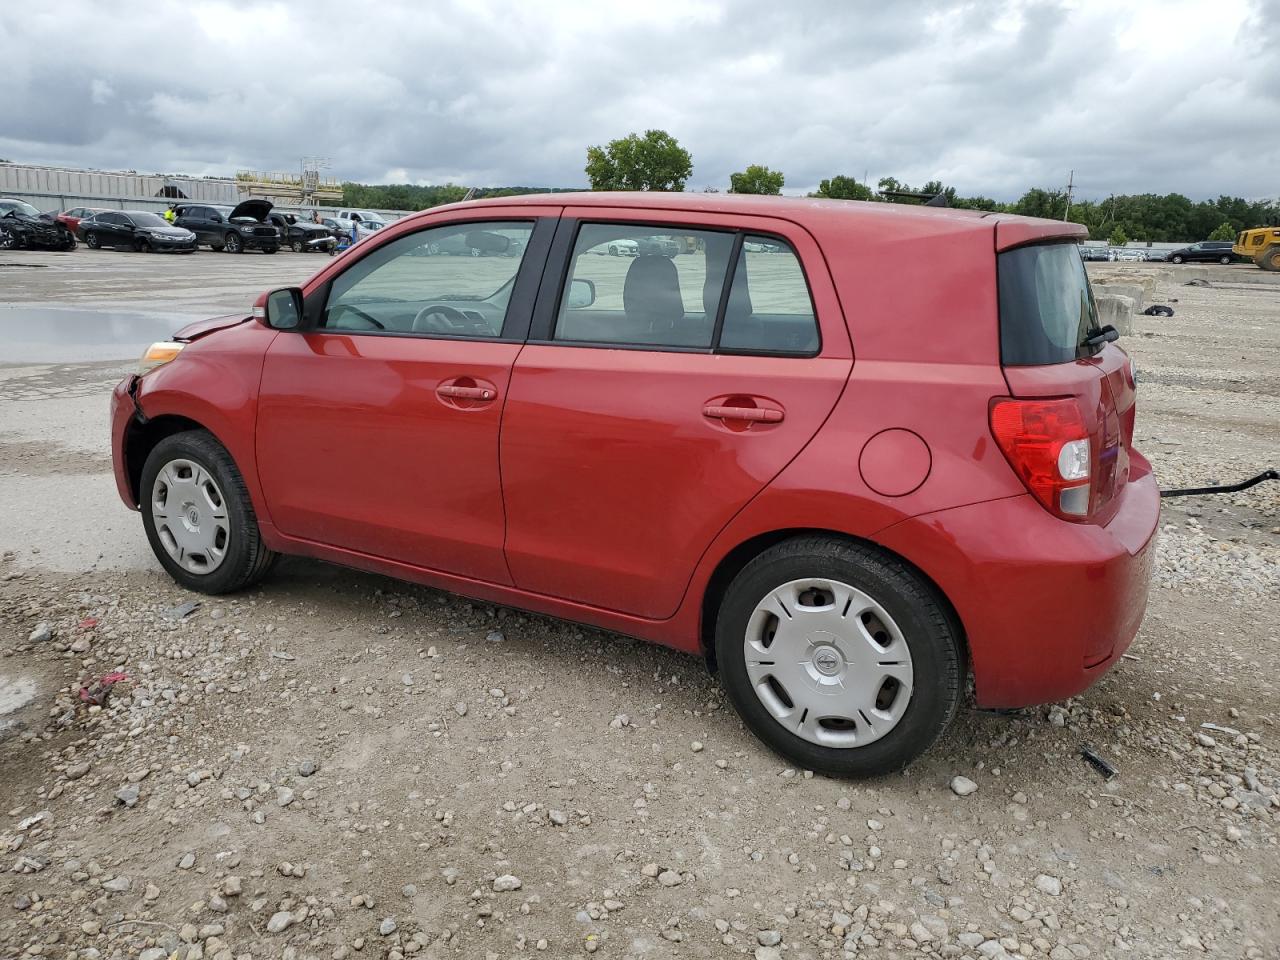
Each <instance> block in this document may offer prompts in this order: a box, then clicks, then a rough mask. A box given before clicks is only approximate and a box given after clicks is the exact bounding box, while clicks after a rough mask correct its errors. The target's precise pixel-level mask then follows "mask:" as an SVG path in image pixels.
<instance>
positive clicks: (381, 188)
mask: <svg viewBox="0 0 1280 960" xmlns="http://www.w3.org/2000/svg"><path fill="white" fill-rule="evenodd" d="M471 189H472V188H471V187H462V186H458V185H457V184H454V183H445V184H439V185H434V186H419V185H417V184H412V183H393V184H382V185H372V184H365V183H350V182H348V183H344V184H343V185H342V205H343V206H344V207H364V208H366V209H371V210H425V209H427V208H428V207H438V206H440V204H442V203H457V202H458V201H459V200H461V199H462V198H463V197H465V196H466V195H467V192H468V191H469V190H471ZM572 189H574V188H572V187H476V188H475V193H474V194H473V195H472V196H473V199H476V200H479V199H481V198H482V197H517V196H521V195H523V194H527V193H562V192H565V191H567V190H572Z"/></svg>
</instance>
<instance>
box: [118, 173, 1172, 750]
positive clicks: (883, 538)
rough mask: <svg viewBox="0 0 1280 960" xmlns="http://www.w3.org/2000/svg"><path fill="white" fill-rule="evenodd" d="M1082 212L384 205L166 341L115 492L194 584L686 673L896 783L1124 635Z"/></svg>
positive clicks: (1146, 486) (1107, 419)
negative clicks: (588, 650)
mask: <svg viewBox="0 0 1280 960" xmlns="http://www.w3.org/2000/svg"><path fill="white" fill-rule="evenodd" d="M1082 231H1083V228H1081V227H1077V226H1075V225H1073V224H1068V223H1059V222H1056V221H1048V220H1030V219H1025V218H1019V217H1011V216H1005V215H1000V214H986V213H981V212H977V211H962V210H938V209H933V208H924V207H913V206H901V205H893V204H879V203H849V202H843V201H821V200H801V199H780V198H757V197H740V196H722V195H699V194H680V193H674V194H673V193H627V194H607V193H592V194H582V195H573V194H556V195H554V196H545V195H544V196H536V197H528V198H503V199H501V200H495V201H480V202H473V203H463V204H455V205H451V206H447V207H437V208H435V209H432V210H429V211H425V212H423V213H421V214H417V215H415V216H411V217H407V218H405V219H403V220H400V221H398V222H397V223H395V224H392V225H391V226H388V227H387V228H386V229H385V230H382V231H379V233H378V234H377V235H375V236H373V237H370V238H369V239H368V240H367V241H366V242H364V243H362V244H360V245H359V246H357V247H356V248H354V249H353V250H352V251H351V252H350V253H349V254H347V255H346V256H343V257H340V258H338V259H337V260H335V261H333V262H332V263H330V264H329V265H328V266H326V267H325V269H323V270H321V271H320V272H319V273H318V274H316V276H315V277H313V278H312V279H311V280H310V281H309V282H308V283H307V284H306V285H305V286H304V287H302V288H289V289H281V290H276V291H272V292H271V293H269V294H264V295H263V296H262V297H261V298H260V299H259V301H258V305H257V306H256V307H255V308H254V312H253V316H252V317H248V316H244V315H241V314H237V315H234V316H230V317H223V318H219V319H215V320H209V321H205V322H202V323H197V324H194V325H192V326H189V327H187V328H185V329H184V330H182V331H180V332H179V333H178V334H177V335H176V336H175V337H174V339H173V341H172V342H168V343H163V344H156V345H155V346H153V347H152V348H151V349H150V350H149V351H148V352H147V355H146V357H144V362H143V369H144V372H142V373H141V374H139V375H136V376H131V377H129V378H128V379H126V380H125V381H124V382H123V383H121V384H120V385H119V386H118V387H117V388H116V390H115V394H114V396H113V401H112V402H113V414H112V420H113V431H112V433H113V437H112V439H113V452H114V458H115V472H116V479H117V482H118V484H119V488H120V494H121V496H122V497H123V498H124V500H125V502H126V503H127V504H128V505H129V506H130V507H133V508H135V509H137V508H140V509H141V512H142V519H143V523H144V525H145V528H146V532H147V536H148V538H149V539H150V542H151V545H152V547H153V548H154V550H155V553H156V556H157V557H158V558H159V560H160V563H161V564H162V565H163V566H164V567H165V569H166V570H168V571H169V573H170V574H171V575H172V576H173V577H174V579H176V580H177V581H178V582H179V583H181V584H183V585H185V586H187V587H190V588H191V589H193V590H199V591H203V592H206V593H222V592H226V591H230V590H237V589H240V588H243V587H245V586H247V585H249V584H251V583H253V582H254V581H256V580H257V579H258V578H260V577H261V576H262V575H263V574H264V573H266V571H267V570H268V568H269V567H270V566H271V562H272V560H273V559H274V558H275V557H276V556H277V555H278V554H281V553H285V554H297V555H303V556H309V557H317V558H320V559H323V560H328V561H331V562H334V563H339V564H345V565H348V566H352V567H359V568H362V569H365V570H371V571H376V572H379V573H384V574H388V575H390V576H395V577H400V578H403V579H406V580H414V581H418V582H420V583H425V584H430V585H432V586H435V587H440V588H444V589H447V590H451V591H455V592H457V593H460V594H465V595H467V596H470V597H475V598H480V599H483V600H486V601H491V602H495V603H503V604H510V605H512V606H517V607H523V608H525V609H528V610H533V611H538V612H541V613H546V614H552V615H555V616H558V617H564V618H566V619H570V620H576V621H581V622H584V623H590V624H594V625H596V626H599V627H604V628H607V629H610V630H615V631H618V632H620V633H625V634H631V635H634V636H638V637H642V638H645V639H648V640H653V641H657V642H659V643H663V644H667V645H669V646H672V647H676V648H678V649H681V650H685V651H688V652H690V653H693V654H697V655H700V656H703V657H705V658H706V659H707V660H708V662H709V663H710V664H711V665H712V666H713V667H714V668H715V669H716V670H717V671H718V673H719V675H720V677H721V679H722V681H723V683H724V685H725V688H726V690H727V692H728V695H729V697H730V698H731V699H732V701H733V703H734V704H735V706H736V707H737V709H738V710H739V712H740V713H741V715H742V717H743V719H744V720H745V721H746V723H747V724H748V726H750V727H751V729H752V730H753V731H754V732H755V733H756V734H757V735H758V736H759V737H760V738H761V739H762V740H764V741H765V742H766V743H767V744H768V745H769V746H771V747H773V748H774V749H775V750H777V751H778V752H779V753H781V754H782V755H784V756H785V757H787V758H789V759H790V760H792V761H793V762H795V763H796V764H799V765H801V766H803V767H806V768H809V769H813V770H819V771H825V772H829V773H833V774H841V775H870V774H877V773H882V772H885V771H888V770H892V769H896V768H899V767H901V766H903V765H904V764H906V763H907V762H909V761H910V760H911V759H912V758H914V757H916V756H917V755H919V754H920V753H921V752H922V751H924V750H925V749H927V748H928V747H929V746H930V744H932V743H933V742H934V740H935V739H936V738H937V737H938V736H939V735H940V734H941V733H942V731H943V730H944V729H945V728H946V726H947V724H948V722H949V721H950V720H951V718H952V716H953V715H954V713H955V712H956V708H957V705H958V704H959V702H960V699H961V696H962V691H963V688H964V685H965V679H966V675H967V673H968V672H969V671H970V670H971V671H972V675H973V678H974V683H975V691H976V698H977V702H978V703H979V704H980V705H983V706H989V707H1015V706H1023V705H1029V704H1034V703H1041V702H1045V701H1050V700H1056V699H1060V698H1063V697H1067V696H1071V695H1073V694H1075V693H1078V692H1079V691H1081V690H1083V689H1084V688H1085V687H1087V686H1089V684H1091V683H1092V682H1093V681H1094V680H1096V679H1097V678H1098V677H1099V676H1100V675H1101V674H1102V673H1103V672H1104V671H1105V670H1106V669H1107V668H1108V667H1109V666H1110V665H1111V664H1112V663H1114V662H1115V661H1116V660H1117V659H1118V658H1119V656H1120V654H1121V653H1122V652H1123V651H1124V650H1125V648H1126V647H1127V646H1128V644H1129V642H1130V641H1131V640H1132V639H1133V636H1134V634H1135V633H1136V631H1137V629H1138V626H1139V624H1140V623H1141V620H1142V616H1143V611H1144V609H1145V606H1146V599H1147V589H1148V583H1149V579H1150V568H1151V562H1152V553H1153V549H1152V540H1153V535H1154V532H1155V530H1156V527H1157V521H1158V518H1159V494H1158V491H1157V489H1156V484H1155V480H1154V478H1153V476H1152V473H1151V467H1150V465H1149V464H1148V463H1147V461H1146V460H1145V459H1144V458H1143V457H1142V456H1141V455H1140V454H1139V453H1138V452H1137V451H1136V450H1135V449H1134V448H1133V444H1132V441H1133V423H1134V401H1135V383H1134V371H1133V367H1132V365H1131V363H1130V361H1129V358H1128V357H1127V356H1126V354H1125V353H1124V352H1123V351H1122V350H1121V349H1120V348H1119V347H1117V346H1116V345H1115V343H1114V342H1113V341H1114V340H1115V333H1114V331H1112V330H1111V329H1110V328H1099V325H1098V323H1099V321H1098V314H1097V310H1096V308H1095V306H1094V302H1093V297H1092V294H1091V292H1090V288H1089V282H1088V279H1087V277H1086V275H1085V272H1084V268H1083V266H1082V265H1081V262H1080V256H1079V254H1078V252H1077V249H1076V240H1077V239H1078V238H1079V237H1080V235H1081V233H1082Z"/></svg>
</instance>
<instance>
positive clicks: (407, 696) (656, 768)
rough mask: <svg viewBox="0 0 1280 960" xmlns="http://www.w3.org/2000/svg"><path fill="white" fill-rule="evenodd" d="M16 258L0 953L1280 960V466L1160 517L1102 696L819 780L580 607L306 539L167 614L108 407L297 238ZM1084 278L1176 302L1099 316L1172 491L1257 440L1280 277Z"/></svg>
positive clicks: (689, 680) (2, 474)
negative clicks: (152, 354)
mask: <svg viewBox="0 0 1280 960" xmlns="http://www.w3.org/2000/svg"><path fill="white" fill-rule="evenodd" d="M3 260H4V263H0V301H3V302H2V303H0V727H2V728H3V732H0V817H2V819H0V844H3V845H4V849H5V851H6V853H5V860H4V861H3V862H2V863H0V869H2V871H3V872H0V957H3V958H8V957H19V956H30V957H37V956H38V957H57V958H64V957H65V958H72V957H74V958H96V957H103V958H115V957H120V958H126V957H127V958H133V957H141V958H142V960H160V958H168V957H170V956H173V955H176V956H178V957H179V958H182V957H185V958H186V960H200V958H201V957H209V958H216V960H230V958H243V957H253V958H262V957H288V958H298V960H302V958H309V957H315V958H320V960H325V958H333V960H342V958H350V960H355V958H359V957H376V958H384V957H387V958H394V960H398V958H401V957H404V956H414V955H417V956H419V957H465V958H472V957H477V958H478V957H484V958H486V960H487V958H491V957H492V958H509V957H520V956H530V955H538V953H539V952H540V951H544V952H543V953H542V955H544V956H553V957H562V956H576V955H580V954H582V953H584V952H586V953H596V954H597V955H599V956H605V957H734V956H747V957H755V958H757V960H777V958H779V957H783V958H789V960H800V958H819V957H832V958H839V957H846V956H857V957H910V956H918V955H926V954H932V955H937V956H965V957H1001V956H1006V955H1008V956H1023V957H1050V958H1053V960H1065V958H1075V957H1135V958H1146V957H1152V958H1156V957H1195V956H1206V955H1207V956H1213V957H1280V947H1278V946H1277V944H1278V943H1280V917H1278V910H1277V904H1278V903H1280V843H1278V839H1277V838H1278V836H1280V792H1278V791H1280V728H1278V727H1277V724H1278V723H1280V687H1278V683H1280V604H1278V603H1277V599H1278V598H1280V484H1275V483H1272V484H1265V485H1263V486H1260V487H1256V488H1254V489H1253V490H1251V491H1249V492H1247V493H1243V494H1239V495H1233V496H1227V497H1214V498H1198V499H1184V500H1171V501H1168V502H1167V504H1166V512H1165V517H1164V520H1163V534H1162V540H1161V545H1160V562H1159V566H1158V570H1157V574H1156V584H1155V587H1154V589H1153V593H1152V601H1151V606H1150V610H1149V613H1148V616H1147V621H1146V624H1145V626H1144V628H1143V630H1142V633H1141V635H1140V636H1139V638H1138V639H1137V641H1136V642H1135V643H1134V645H1133V647H1132V650H1131V656H1130V657H1129V658H1126V659H1125V660H1124V661H1123V662H1122V663H1121V664H1119V665H1118V667H1117V668H1116V669H1115V670H1113V671H1112V672H1111V674H1110V675H1109V676H1107V677H1106V678H1105V679H1104V680H1103V681H1102V682H1101V683H1099V684H1098V685H1097V687H1095V688H1094V689H1092V690H1090V691H1089V692H1088V693H1086V694H1085V695H1083V696H1082V697H1080V698H1078V699H1076V700H1073V701H1070V702H1067V703H1062V704H1056V705H1053V706H1049V707H1045V708H1041V709H1036V710H1030V711H1025V712H1020V713H1016V714H1011V715H994V714H986V713H980V712H976V711H972V710H969V711H966V712H965V713H963V714H962V716H961V717H960V719H959V722H957V723H956V725H955V726H954V727H953V728H952V731H951V733H950V734H949V736H947V737H946V738H945V739H944V741H943V742H942V743H941V744H939V746H938V747H937V748H935V749H934V750H933V752H932V753H930V754H929V755H928V756H927V757H925V758H924V759H923V760H921V761H920V762H918V763H916V764H915V765H914V766H912V767H911V768H910V769H909V770H908V771H907V772H906V773H905V774H903V775H901V776H897V777H893V778H890V779H885V780H880V781H875V782H869V783H842V782H838V781H832V780H828V779H824V778H821V777H811V776H809V775H807V774H806V773H805V772H804V771H799V770H793V769H789V768H787V767H786V766H785V765H784V764H783V763H782V762H780V761H779V760H778V759H777V758H776V757H774V756H772V755H771V754H769V753H768V752H766V751H765V750H764V749H763V748H762V747H761V746H760V745H759V744H758V743H757V742H756V741H755V740H754V739H753V738H752V737H751V736H750V735H749V734H748V733H747V732H746V731H745V730H744V729H743V727H742V726H741V724H739V722H738V721H737V719H736V718H735V717H734V715H733V714H732V712H731V710H730V709H729V708H728V706H727V704H726V702H725V700H724V699H723V697H722V696H721V695H720V693H719V690H718V688H717V685H716V683H715V681H714V679H713V678H711V677H709V676H708V675H707V673H706V672H705V670H704V669H703V667H702V665H701V664H699V663H697V662H695V661H693V660H691V659H688V658H685V657H682V656H679V655H676V654H673V653H671V652H668V651H665V650H661V649H657V648H654V647H650V646H646V645H644V644H641V643H638V642H634V641H630V640H627V639H623V638H619V637H616V636H612V635H608V634H604V633H600V632H598V631H595V630H590V629H585V628H581V627H578V626H575V625H572V624H566V623H562V622H559V621H552V620H548V619H545V618H541V617H534V616H529V615H525V614H522V613H520V612H518V611H514V610H506V609H500V608H493V607H491V606H488V605H485V604H476V603H471V602H468V601H466V600H463V599H459V598H456V597H451V596H447V595H443V594H439V593H436V592H433V591H431V590H426V589H420V588H417V587H412V586H406V585H404V584H400V583H397V582H395V581H390V580H385V579H381V578H378V577H373V576H368V575H365V574H361V573H353V572H350V571H346V570H341V569H337V568H333V567H329V566H325V565H323V564H319V563H313V562H309V561H296V560H289V561H285V562H284V563H282V564H281V565H280V567H278V568H277V572H276V574H275V575H274V576H273V577H272V578H271V579H270V580H269V582H267V583H266V584H265V585H264V586H263V587H262V588H261V589H258V590H254V591H252V592H249V593H246V594H244V595H241V596H237V597H233V598H224V599H221V600H210V599H208V598H204V599H203V600H202V601H201V602H199V603H198V604H197V605H196V606H194V608H192V607H191V606H190V604H189V601H191V600H192V599H193V597H191V596H190V595H188V594H185V593H183V592H182V591H181V590H179V589H177V588H176V587H175V586H174V584H173V583H172V582H171V581H170V580H169V579H168V578H167V577H165V576H163V575H162V574H161V573H160V571H159V568H158V566H157V565H156V564H155V563H154V561H153V560H152V559H151V557H150V554H149V551H148V549H147V547H146V543H145V540H144V538H143V536H142V532H141V525H140V523H139V522H138V520H137V517H136V516H134V515H132V514H130V513H129V512H128V511H126V510H125V508H124V507H123V506H121V505H120V503H119V501H118V500H117V499H116V495H115V491H114V487H113V484H112V480H111V477H110V474H109V450H108V441H107V437H106V432H105V419H106V395H107V393H108V391H109V389H110V387H111V386H112V385H113V384H114V382H115V381H116V380H118V379H119V377H120V376H121V375H122V374H123V373H124V372H125V371H126V370H127V369H128V368H129V367H130V366H131V364H130V363H125V362H121V361H122V360H125V359H127V358H131V357H132V356H135V355H136V353H137V352H138V350H139V349H140V346H139V345H138V344H139V343H140V342H142V341H145V340H148V339H151V338H152V332H153V330H160V331H161V334H162V333H163V331H164V329H165V328H166V327H167V326H168V325H169V324H170V321H169V320H168V319H166V318H165V316H164V311H166V310H168V309H169V305H170V304H176V307H175V308H174V312H175V313H176V314H180V315H181V316H182V317H183V318H185V317H188V316H194V315H198V314H201V313H208V314H213V313H219V312H225V311H227V310H229V309H233V308H236V307H237V306H243V305H244V304H246V303H247V302H248V301H249V300H250V299H251V297H252V295H253V294H254V293H256V292H257V291H259V290H261V289H263V288H264V287H266V286H268V285H271V284H276V283H285V282H292V281H296V280H298V279H300V278H302V277H304V276H306V275H307V274H309V273H310V272H312V271H313V270H314V269H316V268H318V267H319V266H320V265H321V262H320V260H319V258H318V257H308V256H305V255H303V256H299V255H292V254H287V253H281V254H279V255H277V256H275V257H265V256H261V255H247V256H244V257H232V256H219V255H214V254H207V253H201V254H199V255H198V256H196V257H189V258H177V257H169V258H159V257H150V258H148V257H146V256H145V255H134V254H123V253H97V254H95V253H90V252H88V251H77V252H76V253H72V254H21V253H17V254H14V253H6V254H5V255H4V257H3ZM1101 266H1103V267H1105V268H1106V269H1107V271H1108V272H1115V271H1116V270H1117V269H1121V270H1123V269H1129V270H1132V271H1135V272H1149V273H1154V274H1156V275H1158V276H1160V277H1162V278H1163V279H1162V281H1161V286H1160V289H1159V295H1158V297H1157V300H1158V301H1159V302H1170V301H1171V299H1172V298H1177V303H1174V304H1173V305H1174V307H1175V310H1176V311H1177V314H1176V316H1175V317H1173V318H1171V319H1160V318H1154V317H1140V318H1139V319H1138V322H1137V325H1136V330H1135V332H1134V335H1133V336H1132V337H1128V338H1126V339H1125V340H1124V341H1122V344H1123V345H1124V346H1125V347H1126V348H1127V349H1129V350H1130V351H1131V353H1132V354H1133V356H1134V357H1135V358H1136V360H1137V363H1138V367H1139V371H1140V380H1141V386H1140V398H1141V399H1140V413H1139V419H1138V438H1139V445H1140V446H1141V448H1142V449H1143V450H1144V451H1145V452H1146V454H1147V455H1148V456H1149V457H1150V458H1151V459H1152V460H1153V461H1154V463H1155V464H1156V468H1157V472H1158V474H1159V475H1160V478H1161V481H1162V485H1163V486H1166V487H1167V486H1186V485H1192V484H1200V483H1207V482H1212V481H1215V480H1217V481H1227V480H1231V479H1236V478H1239V477H1243V476H1246V475H1249V474H1251V473H1256V472H1258V470H1260V469H1261V468H1262V467H1264V466H1266V465H1269V464H1274V463H1276V462H1277V461H1278V460H1280V457H1278V456H1277V453H1278V449H1277V448H1278V447H1280V412H1278V411H1280V285H1277V284H1276V283H1274V282H1266V281H1268V280H1271V281H1274V280H1276V279H1280V278H1276V277H1266V276H1264V275H1262V274H1261V273H1260V272H1259V271H1256V270H1255V269H1254V268H1252V267H1222V268H1219V267H1212V268H1184V269H1183V270H1182V271H1178V270H1176V269H1175V268H1173V267H1171V266H1170V267H1163V266H1156V265H1144V264H1135V265H1132V266H1121V267H1119V268H1117V265H1112V264H1105V265H1101ZM1190 276H1205V277H1209V278H1210V279H1211V282H1212V284H1213V285H1212V286H1209V287H1187V286H1183V285H1182V281H1183V280H1184V279H1185V278H1186V277H1190ZM24 304H25V306H24ZM38 308H39V309H38ZM49 308H57V309H56V310H55V311H53V312H49ZM102 309H107V310H109V311H112V313H110V314H109V317H110V318H111V319H109V320H104V321H103V323H102V324H101V325H97V326H95V325H94V324H93V323H92V314H90V313H87V312H86V311H88V310H94V311H98V310H102ZM104 326H105V331H104ZM33 328H38V329H36V332H35V333H33V332H32V331H33ZM1079 602H1087V598H1080V599H1079ZM1046 616H1052V611H1046ZM115 670H119V671H122V672H124V673H126V674H127V675H128V677H129V679H128V680H127V681H124V682H121V683H120V684H119V685H118V686H116V687H115V688H114V690H113V692H112V694H111V695H110V696H109V697H108V699H107V700H106V703H105V705H104V706H102V707H96V706H92V705H90V704H88V703H85V702H83V701H81V700H80V699H79V697H78V696H77V695H76V694H77V692H78V691H79V689H80V686H81V683H82V681H85V680H89V679H91V678H99V677H101V676H102V675H104V674H106V673H108V672H110V671H115ZM1204 724H1213V725H1214V726H1211V727H1206V726H1204ZM1082 744H1090V745H1091V746H1092V747H1093V748H1094V749H1096V750H1097V752H1098V753H1099V754H1101V755H1102V756H1103V757H1105V758H1107V759H1108V760H1109V761H1110V762H1111V763H1113V764H1114V765H1115V766H1116V768H1117V769H1118V771H1119V773H1118V776H1116V778H1115V779H1112V780H1110V781H1106V780H1104V779H1103V778H1102V777H1101V776H1100V775H1099V773H1098V772H1097V771H1095V770H1094V769H1093V768H1091V767H1090V766H1088V765H1087V764H1086V763H1085V762H1084V761H1083V760H1082V759H1081V756H1080V748H1081V746H1082ZM957 775H963V776H966V777H969V778H971V779H972V780H973V781H974V782H975V783H976V784H977V790H976V792H974V793H972V794H970V795H967V796H960V795H958V794H957V793H955V792H953V791H952V789H951V788H950V784H951V781H952V778H953V777H955V776H957Z"/></svg>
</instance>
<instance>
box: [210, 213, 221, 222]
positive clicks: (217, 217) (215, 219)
mask: <svg viewBox="0 0 1280 960" xmlns="http://www.w3.org/2000/svg"><path fill="white" fill-rule="evenodd" d="M209 219H210V220H211V221H213V222H214V223H221V222H222V214H220V213H215V214H214V215H213V216H212V217H210V218H209Z"/></svg>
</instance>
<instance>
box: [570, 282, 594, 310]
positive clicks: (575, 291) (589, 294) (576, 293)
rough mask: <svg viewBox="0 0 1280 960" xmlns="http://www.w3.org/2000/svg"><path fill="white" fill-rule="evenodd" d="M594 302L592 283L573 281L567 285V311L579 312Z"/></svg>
mask: <svg viewBox="0 0 1280 960" xmlns="http://www.w3.org/2000/svg"><path fill="white" fill-rule="evenodd" d="M595 302H596V285H595V282H594V281H591V280H582V279H575V280H574V281H573V282H572V283H570V284H569V309H570V310H581V309H582V308H583V307H589V306H591V305H592V304H593V303H595Z"/></svg>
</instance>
